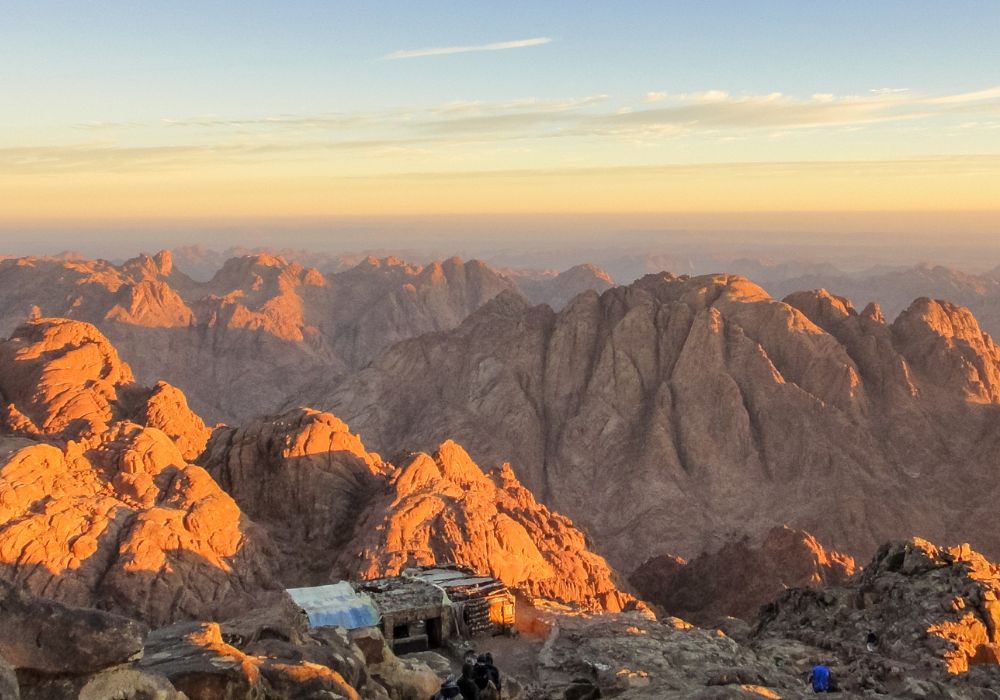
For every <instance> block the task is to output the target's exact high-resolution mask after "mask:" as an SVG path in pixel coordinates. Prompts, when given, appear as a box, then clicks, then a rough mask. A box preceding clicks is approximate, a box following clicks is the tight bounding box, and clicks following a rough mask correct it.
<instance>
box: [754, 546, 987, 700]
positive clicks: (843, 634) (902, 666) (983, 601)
mask: <svg viewBox="0 0 1000 700" xmlns="http://www.w3.org/2000/svg"><path fill="white" fill-rule="evenodd" d="M998 592H1000V569H998V567H997V566H996V565H995V564H993V563H992V562H990V561H988V560H986V559H985V558H984V557H983V556H982V555H980V554H978V553H977V552H975V551H974V550H972V549H971V548H970V547H969V546H968V545H967V544H966V545H960V546H957V547H952V548H950V549H942V548H939V547H937V546H935V545H933V544H931V543H930V542H927V541H926V540H922V539H919V538H913V539H911V540H906V541H895V542H888V543H885V544H883V545H882V546H881V547H879V549H878V551H877V553H876V554H875V557H874V558H873V559H872V561H871V563H870V564H868V566H866V567H865V568H864V570H862V571H861V572H860V573H858V574H855V575H854V576H852V577H851V578H849V579H847V580H846V581H845V582H844V583H843V584H842V585H840V586H829V587H825V588H823V589H791V590H789V591H787V592H785V593H784V594H782V595H781V596H779V597H778V598H777V599H776V600H775V601H774V602H772V603H771V604H769V605H768V606H767V607H765V608H764V610H763V611H762V613H761V617H760V619H759V621H758V623H757V626H756V628H755V629H754V631H753V641H752V644H753V645H754V646H756V648H758V649H759V650H769V651H770V653H774V654H778V655H780V654H781V652H780V649H781V648H782V646H784V647H785V648H786V649H791V648H792V647H794V644H790V643H789V641H788V640H792V641H793V642H795V643H799V644H804V645H806V646H807V647H810V648H812V650H813V651H812V652H811V653H812V654H813V658H824V659H826V660H827V661H828V662H829V663H830V664H831V666H832V667H833V670H834V675H835V677H837V678H839V679H840V685H841V687H842V688H844V689H846V690H851V691H861V690H864V689H870V690H875V691H878V692H882V693H889V694H891V695H893V696H896V697H899V696H904V697H991V696H990V695H987V694H978V695H976V694H974V691H973V689H974V688H976V687H987V688H988V687H993V688H1000V667H998V663H1000V636H998V629H1000V628H998V622H1000V602H998ZM869 632H874V633H875V635H876V638H877V643H876V644H875V646H874V649H873V650H872V651H868V650H867V649H866V642H867V635H868V633H869ZM913 685H918V686H919V685H923V686H924V687H925V691H924V694H923V695H919V694H915V695H909V694H906V693H907V692H910V691H908V690H906V689H907V688H908V687H909V686H913ZM963 686H965V687H966V689H965V690H964V691H963V690H962V687H963ZM904 691H905V692H904Z"/></svg>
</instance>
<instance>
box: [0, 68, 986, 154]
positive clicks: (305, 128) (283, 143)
mask: <svg viewBox="0 0 1000 700" xmlns="http://www.w3.org/2000/svg"><path fill="white" fill-rule="evenodd" d="M998 120H1000V86H994V87H987V88H985V89H980V90H974V91H969V92H954V93H951V94H937V95H927V94H918V93H915V92H913V91H901V90H899V89H892V90H881V89H880V90H877V91H868V90H865V91H864V92H862V93H861V94H860V95H835V94H832V93H826V92H817V93H814V94H812V95H810V96H794V95H785V94H782V93H777V92H772V93H766V94H759V95H754V94H739V93H729V92H726V91H723V90H703V91H691V92H658V93H648V94H647V95H646V96H645V97H640V96H637V97H636V98H635V99H633V100H632V101H631V103H627V102H623V101H621V100H614V99H612V98H610V97H609V96H608V95H603V94H598V95H589V96H578V97H564V98H547V97H528V98H523V99H516V100H506V101H481V100H461V101H451V102H446V103H443V104H437V105H433V104H432V105H419V106H417V105H400V106H398V107H394V108H391V109H386V110H381V111H372V112H353V113H352V112H342V113H341V112H317V113H303V114H277V115H243V116H241V115H215V114H208V115H200V116H194V117H187V118H173V119H162V120H158V121H154V122H147V123H141V124H140V123H133V122H118V123H98V122H90V123H87V124H82V125H78V127H79V128H81V129H94V130H97V131H96V132H95V133H94V134H92V135H94V136H99V137H101V138H100V140H96V139H95V140H92V141H90V142H85V143H76V144H72V143H71V144H61V145H57V144H39V145H37V146H28V145H24V144H23V143H19V142H17V141H12V142H10V143H9V144H8V147H3V142H2V141H0V170H2V169H4V168H6V169H8V170H10V171H12V172H20V173H28V172H30V173H45V172H54V173H58V172H70V171H72V172H84V171H94V172H118V171H128V172H137V171H157V170H171V169H176V168H185V167H190V166H192V164H195V165H200V164H204V163H213V164H232V163H259V162H271V161H274V162H276V163H278V162H283V163H295V165H296V166H298V165H299V164H300V163H304V162H306V161H312V162H314V163H316V164H322V165H323V166H324V167H326V166H329V167H330V168H331V169H333V168H336V169H344V170H347V169H348V168H349V167H350V168H354V169H355V170H357V171H365V172H367V171H371V170H374V169H377V168H378V167H380V166H378V165H375V164H376V163H378V162H379V161H380V160H383V159H384V158H385V157H386V156H387V154H389V155H390V156H391V154H398V153H405V154H408V155H412V156H413V158H414V159H415V160H416V159H418V158H419V157H423V156H426V163H427V164H428V165H433V166H435V167H437V166H442V165H443V164H448V165H449V166H450V165H455V164H463V165H464V164H466V163H471V162H491V159H493V158H494V154H496V153H502V154H503V157H502V158H500V159H498V162H500V161H501V160H502V162H504V163H505V164H509V163H510V162H515V161H516V158H518V157H522V156H516V155H514V154H515V153H516V152H517V149H522V151H523V149H528V148H530V149H537V150H536V151H533V152H537V153H546V152H549V153H552V154H555V153H567V152H574V151H575V150H576V147H577V146H579V147H580V148H579V150H580V151H581V152H584V151H589V153H591V154H592V153H597V152H598V150H599V149H601V148H604V146H602V145H601V144H607V145H610V146H611V147H612V148H618V147H620V146H621V144H632V145H637V146H642V147H643V148H646V147H649V146H657V145H660V144H662V145H663V146H664V147H665V148H669V149H671V151H670V152H671V153H673V152H683V149H688V148H690V147H691V144H695V145H697V144H699V143H701V142H704V141H718V142H722V141H732V140H734V139H741V140H745V141H748V142H749V141H752V140H754V139H757V140H767V139H779V138H782V137H785V136H790V135H792V134H797V135H798V134H803V133H804V132H806V131H809V130H813V131H815V132H818V133H820V134H821V136H820V137H819V138H817V139H816V140H815V141H813V143H815V144H817V148H818V151H819V152H823V153H828V152H829V150H830V149H829V148H827V147H826V145H827V144H828V143H831V142H836V140H837V139H838V138H840V135H841V134H844V133H848V132H853V131H858V130H863V129H868V128H872V127H874V126H875V125H878V124H900V125H901V124H907V125H909V126H908V128H909V129H916V128H922V129H924V130H926V131H927V132H928V133H934V131H935V130H937V131H938V133H942V134H943V133H945V131H946V130H949V129H950V131H949V132H948V133H963V134H969V133H970V130H981V131H982V133H983V135H984V138H985V137H987V136H989V137H990V138H993V139H995V134H996V133H997V132H996V126H995V125H996V124H997V123H998ZM116 132H117V133H116ZM802 138H809V137H808V136H803V137H802ZM682 139H688V141H685V142H682V141H681V140H682ZM758 145H759V144H758ZM675 147H676V148H680V149H682V150H681V151H677V150H676V149H675ZM987 147H988V148H992V149H995V148H996V147H995V146H987ZM491 149H492V150H491ZM546 149H549V151H546ZM523 152H527V151H523ZM605 152H606V153H612V152H613V151H612V150H606V151H605ZM614 152H615V153H617V151H614ZM903 152H905V149H904V151H903ZM621 153H622V154H623V155H622V156H621V158H622V160H624V161H628V160H629V159H631V158H633V156H634V153H635V152H632V151H621ZM645 153H648V154H655V153H656V152H655V151H652V150H646V151H645ZM664 153H665V154H666V157H670V155H669V153H667V151H664ZM334 154H337V156H338V157H336V158H335V157H334ZM352 154H356V155H352ZM419 154H423V155H422V156H421V155H419ZM552 157H553V158H554V157H555V156H552ZM615 157H616V158H617V157H618V156H615ZM650 157H653V156H652V155H649V156H646V155H643V156H642V157H639V158H637V159H638V160H644V159H646V158H650ZM348 161H350V166H348V165H346V163H347V162H348Z"/></svg>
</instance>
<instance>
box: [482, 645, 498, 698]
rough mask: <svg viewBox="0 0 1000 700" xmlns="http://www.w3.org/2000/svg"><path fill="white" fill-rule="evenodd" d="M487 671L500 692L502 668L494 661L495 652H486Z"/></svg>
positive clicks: (491, 681)
mask: <svg viewBox="0 0 1000 700" xmlns="http://www.w3.org/2000/svg"><path fill="white" fill-rule="evenodd" d="M485 656H486V672H487V674H488V676H489V679H490V683H492V684H493V685H495V686H496V687H497V692H498V693H499V692H500V669H498V668H497V667H496V665H495V664H494V663H493V654H491V653H490V652H486V654H485Z"/></svg>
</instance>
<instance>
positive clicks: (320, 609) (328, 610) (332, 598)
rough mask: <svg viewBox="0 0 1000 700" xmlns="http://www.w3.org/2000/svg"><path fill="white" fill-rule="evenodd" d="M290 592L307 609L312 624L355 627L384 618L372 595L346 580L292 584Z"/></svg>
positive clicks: (369, 625) (314, 625) (346, 627)
mask: <svg viewBox="0 0 1000 700" xmlns="http://www.w3.org/2000/svg"><path fill="white" fill-rule="evenodd" d="M288 595H290V596H292V600H294V601H295V603H296V605H298V606H299V607H300V608H302V609H303V610H305V611H306V615H308V616H309V626H310V627H327V626H330V625H336V626H338V627H343V628H345V629H349V630H353V629H358V628H359V627H374V626H375V625H377V624H378V623H379V620H381V616H380V615H379V612H378V610H377V609H376V607H375V603H374V602H373V601H372V599H371V598H370V597H369V596H367V595H365V594H363V593H358V592H357V591H355V590H354V588H353V587H352V586H351V584H350V583H348V582H347V581H340V582H339V583H333V584H330V585H328V586H313V587H311V588H289V589H288Z"/></svg>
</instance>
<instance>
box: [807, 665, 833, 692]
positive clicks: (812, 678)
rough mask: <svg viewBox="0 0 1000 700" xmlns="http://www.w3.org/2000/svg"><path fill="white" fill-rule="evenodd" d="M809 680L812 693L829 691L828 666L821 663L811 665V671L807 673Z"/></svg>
mask: <svg viewBox="0 0 1000 700" xmlns="http://www.w3.org/2000/svg"><path fill="white" fill-rule="evenodd" d="M809 682H810V683H812V687H813V692H814V693H829V692H830V667H829V666H824V665H823V664H816V665H815V666H813V669H812V673H810V674H809Z"/></svg>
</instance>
